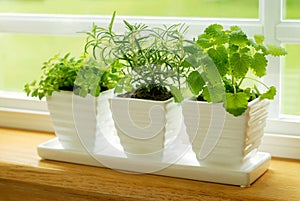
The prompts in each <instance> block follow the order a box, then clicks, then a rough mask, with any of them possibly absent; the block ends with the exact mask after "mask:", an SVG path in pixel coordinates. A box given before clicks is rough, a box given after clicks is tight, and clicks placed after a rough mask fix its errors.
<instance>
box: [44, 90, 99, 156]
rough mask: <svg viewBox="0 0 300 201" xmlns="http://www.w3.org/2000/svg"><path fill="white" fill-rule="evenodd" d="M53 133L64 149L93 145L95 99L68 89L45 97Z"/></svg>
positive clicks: (83, 147) (85, 147)
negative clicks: (77, 94)
mask: <svg viewBox="0 0 300 201" xmlns="http://www.w3.org/2000/svg"><path fill="white" fill-rule="evenodd" d="M47 104H48V109H49V112H50V116H51V120H52V123H53V126H54V130H55V134H56V136H57V137H58V140H59V142H60V143H61V145H62V146H63V148H64V149H69V150H78V151H82V150H86V149H87V148H88V149H89V148H91V149H92V147H93V146H94V141H95V132H96V112H95V108H96V100H95V98H94V97H92V96H90V95H88V96H87V97H85V98H82V97H80V96H76V95H74V94H73V93H72V92H69V91H61V92H54V93H53V94H52V96H50V97H47Z"/></svg>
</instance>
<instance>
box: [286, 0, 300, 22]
mask: <svg viewBox="0 0 300 201" xmlns="http://www.w3.org/2000/svg"><path fill="white" fill-rule="evenodd" d="M285 1H286V10H285V16H284V18H286V19H300V12H299V9H300V1H299V0H285Z"/></svg>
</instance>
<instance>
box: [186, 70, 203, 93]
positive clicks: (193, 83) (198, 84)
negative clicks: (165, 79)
mask: <svg viewBox="0 0 300 201" xmlns="http://www.w3.org/2000/svg"><path fill="white" fill-rule="evenodd" d="M187 83H188V86H189V88H190V90H191V92H192V93H193V94H194V95H196V96H197V95H198V94H199V93H200V91H201V90H202V88H203V86H204V85H205V81H204V80H203V78H202V77H201V74H200V73H199V72H198V71H193V72H191V73H190V74H189V76H188V78H187Z"/></svg>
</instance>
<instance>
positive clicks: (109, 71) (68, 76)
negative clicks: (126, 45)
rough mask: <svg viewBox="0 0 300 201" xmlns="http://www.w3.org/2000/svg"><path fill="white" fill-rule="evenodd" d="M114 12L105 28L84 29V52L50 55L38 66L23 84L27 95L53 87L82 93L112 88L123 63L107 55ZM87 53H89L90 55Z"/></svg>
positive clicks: (37, 94)
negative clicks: (36, 75) (35, 74)
mask: <svg viewBox="0 0 300 201" xmlns="http://www.w3.org/2000/svg"><path fill="white" fill-rule="evenodd" d="M114 17H115V13H114V14H113V17H112V20H111V23H110V24H109V27H108V28H102V27H98V26H96V25H95V24H93V27H92V30H91V31H90V32H84V33H85V34H86V35H87V37H86V44H85V46H84V54H83V56H81V57H79V58H75V57H70V53H68V54H66V55H65V56H64V57H59V54H57V55H54V56H53V57H51V58H50V59H49V60H48V61H46V62H45V63H44V64H43V66H42V75H41V77H40V78H39V80H35V81H33V82H31V83H28V84H26V85H25V86H24V90H25V92H26V93H27V95H28V96H29V95H30V96H33V97H38V98H39V99H42V98H43V97H45V96H51V95H52V93H53V92H54V91H61V90H68V91H74V93H75V94H76V95H80V96H82V97H85V96H87V94H91V95H92V96H98V95H99V94H100V92H102V91H104V90H107V89H112V88H114V87H115V86H116V85H117V83H118V81H119V80H120V78H121V77H122V76H123V73H122V71H121V69H122V67H123V65H122V64H121V63H120V62H119V60H117V59H110V58H108V57H107V55H109V51H110V50H109V47H110V45H109V44H113V43H111V42H112V41H110V39H111V38H112V37H113V36H114V33H113V32H112V25H113V21H114ZM90 55H91V56H90Z"/></svg>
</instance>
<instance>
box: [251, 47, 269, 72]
mask: <svg viewBox="0 0 300 201" xmlns="http://www.w3.org/2000/svg"><path fill="white" fill-rule="evenodd" d="M267 64H268V60H267V59H266V58H265V56H264V55H263V54H261V53H256V54H255V55H254V56H253V61H252V63H251V69H252V70H253V72H254V74H255V75H257V76H258V77H262V76H264V75H266V73H267V69H266V68H267Z"/></svg>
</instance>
